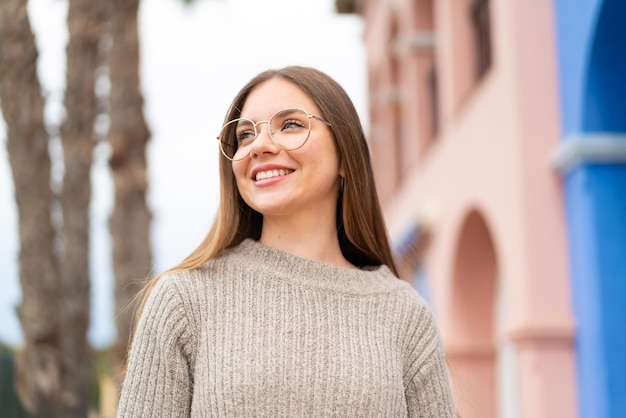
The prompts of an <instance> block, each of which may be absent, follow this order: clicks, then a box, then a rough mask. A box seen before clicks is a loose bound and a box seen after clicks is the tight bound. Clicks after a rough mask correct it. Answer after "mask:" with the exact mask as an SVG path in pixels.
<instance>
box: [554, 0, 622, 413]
mask: <svg viewBox="0 0 626 418" xmlns="http://www.w3.org/2000/svg"><path fill="white" fill-rule="evenodd" d="M554 5H555V15H556V20H557V21H556V33H557V50H558V61H559V84H560V103H561V117H562V120H561V125H562V130H561V135H562V137H563V140H568V139H569V138H573V137H578V138H580V137H582V138H589V139H588V140H590V141H591V140H593V138H595V137H596V135H597V134H602V133H607V132H611V133H622V134H625V135H626V1H623V0H554ZM625 138H626V136H625ZM622 160H623V161H617V162H614V163H610V164H609V163H601V162H598V161H583V162H582V163H580V164H579V165H578V166H576V167H574V168H573V169H572V170H571V171H569V172H568V173H566V174H565V175H564V178H563V183H564V188H565V204H566V217H567V224H568V240H569V254H570V275H571V283H572V294H573V298H574V300H573V305H574V311H575V312H574V313H575V317H576V321H577V324H578V332H577V338H576V355H577V372H578V376H577V379H578V398H579V410H580V416H581V417H583V418H603V417H607V418H618V417H626V158H623V159H622Z"/></svg>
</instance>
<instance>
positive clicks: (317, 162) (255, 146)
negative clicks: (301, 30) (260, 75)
mask: <svg viewBox="0 0 626 418" xmlns="http://www.w3.org/2000/svg"><path fill="white" fill-rule="evenodd" d="M292 108H297V109H302V110H305V111H306V112H308V113H309V114H311V115H315V116H318V117H322V115H321V112H320V110H319V108H318V107H317V106H316V105H315V103H314V102H313V100H311V98H309V96H307V95H306V94H305V93H304V92H303V91H302V90H301V89H300V88H299V87H298V86H296V85H295V84H293V83H291V82H289V81H287V80H284V79H281V78H273V79H270V80H268V81H265V82H263V83H262V84H260V85H258V86H257V87H255V89H254V90H252V92H251V93H250V94H249V96H248V98H247V100H246V102H245V104H244V106H243V108H242V111H241V116H240V117H241V118H246V119H250V120H252V121H254V122H259V121H268V120H269V119H270V118H271V117H272V116H273V115H274V114H275V113H276V112H278V111H280V110H283V109H292ZM309 123H310V125H311V131H310V135H309V138H308V140H307V141H306V143H305V144H304V145H303V146H302V147H300V148H298V149H295V150H292V151H285V150H284V149H283V148H281V147H280V146H279V145H277V144H276V143H275V142H273V140H272V139H271V138H270V136H269V125H268V124H267V123H261V124H259V125H258V126H257V132H258V137H257V138H256V139H255V140H254V141H253V142H252V144H251V146H250V154H249V156H248V157H246V158H244V159H242V160H240V161H233V164H232V168H233V173H234V175H235V179H236V181H237V187H238V189H239V193H240V194H241V196H242V198H243V200H244V201H245V202H246V203H247V204H248V205H249V206H250V207H251V208H253V209H254V210H256V211H257V212H259V213H261V214H262V215H263V216H264V217H265V218H267V217H276V218H280V217H288V216H301V215H304V216H315V217H319V216H332V217H333V218H334V216H335V210H336V203H337V192H338V187H339V176H340V175H342V174H343V173H342V170H341V168H340V164H339V158H338V155H337V148H336V145H335V140H334V138H333V136H332V134H331V131H330V128H329V126H327V125H326V124H325V123H324V122H321V121H319V120H317V119H315V118H310V122H309Z"/></svg>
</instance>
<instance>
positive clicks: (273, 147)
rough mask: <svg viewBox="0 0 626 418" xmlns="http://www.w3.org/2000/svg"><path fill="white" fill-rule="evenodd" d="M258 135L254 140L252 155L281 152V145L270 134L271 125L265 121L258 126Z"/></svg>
mask: <svg viewBox="0 0 626 418" xmlns="http://www.w3.org/2000/svg"><path fill="white" fill-rule="evenodd" d="M257 133H258V135H257V137H256V139H255V140H254V141H253V142H252V144H251V146H252V149H251V150H250V152H251V154H252V156H259V155H260V154H263V153H272V154H277V153H278V152H280V147H279V146H278V144H276V142H274V140H273V139H272V137H271V135H270V125H269V124H268V123H267V122H265V123H263V124H259V126H257Z"/></svg>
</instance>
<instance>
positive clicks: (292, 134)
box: [270, 109, 311, 151]
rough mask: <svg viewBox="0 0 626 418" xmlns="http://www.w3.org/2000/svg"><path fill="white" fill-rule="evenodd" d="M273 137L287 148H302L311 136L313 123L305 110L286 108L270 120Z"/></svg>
mask: <svg viewBox="0 0 626 418" xmlns="http://www.w3.org/2000/svg"><path fill="white" fill-rule="evenodd" d="M270 131H271V133H272V139H273V140H274V142H276V143H277V144H278V145H280V146H281V147H283V148H284V149H285V150H287V151H289V150H294V149H297V148H300V147H301V146H302V145H304V143H305V142H306V140H307V139H308V138H309V133H310V132H311V125H310V120H309V116H308V115H307V113H306V112H305V111H304V110H300V109H285V110H281V111H280V112H278V113H276V114H275V115H274V116H273V117H272V120H270Z"/></svg>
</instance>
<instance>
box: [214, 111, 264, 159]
mask: <svg viewBox="0 0 626 418" xmlns="http://www.w3.org/2000/svg"><path fill="white" fill-rule="evenodd" d="M255 137H256V133H255V130H254V123H253V122H252V121H251V120H248V119H233V120H231V121H230V122H228V123H227V124H226V125H224V126H223V127H222V130H221V131H220V136H219V138H220V148H221V149H222V153H223V154H224V155H225V156H226V157H227V158H229V159H231V160H241V159H244V158H246V156H247V155H248V153H249V152H250V144H251V143H252V141H254V138H255Z"/></svg>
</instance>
